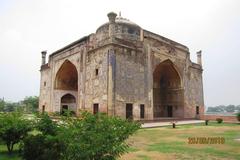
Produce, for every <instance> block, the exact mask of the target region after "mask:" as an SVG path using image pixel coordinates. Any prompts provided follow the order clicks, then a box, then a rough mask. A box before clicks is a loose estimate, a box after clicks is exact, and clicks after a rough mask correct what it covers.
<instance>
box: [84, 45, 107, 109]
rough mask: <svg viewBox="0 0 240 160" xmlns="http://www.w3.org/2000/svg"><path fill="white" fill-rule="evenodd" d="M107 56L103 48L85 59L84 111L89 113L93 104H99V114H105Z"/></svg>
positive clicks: (89, 54)
mask: <svg viewBox="0 0 240 160" xmlns="http://www.w3.org/2000/svg"><path fill="white" fill-rule="evenodd" d="M107 55H108V48H103V49H99V50H97V51H90V52H89V53H88V54H87V57H86V82H85V94H86V96H85V109H86V110H89V111H91V112H92V110H93V104H94V103H98V104H99V111H100V112H107V71H108V70H107V66H108V63H107ZM96 69H97V70H98V71H97V72H98V75H96Z"/></svg>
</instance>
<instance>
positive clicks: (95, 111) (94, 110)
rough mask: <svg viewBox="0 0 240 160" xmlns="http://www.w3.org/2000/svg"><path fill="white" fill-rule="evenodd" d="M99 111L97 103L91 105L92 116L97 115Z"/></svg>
mask: <svg viewBox="0 0 240 160" xmlns="http://www.w3.org/2000/svg"><path fill="white" fill-rule="evenodd" d="M98 110H99V106H98V103H95V104H93V114H97V113H98Z"/></svg>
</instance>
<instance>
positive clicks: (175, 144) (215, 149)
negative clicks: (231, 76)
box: [121, 122, 240, 160]
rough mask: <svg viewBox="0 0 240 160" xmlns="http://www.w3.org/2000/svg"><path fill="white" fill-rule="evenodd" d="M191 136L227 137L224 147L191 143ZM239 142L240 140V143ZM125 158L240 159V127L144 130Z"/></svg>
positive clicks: (131, 141) (132, 138) (190, 127)
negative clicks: (189, 142)
mask: <svg viewBox="0 0 240 160" xmlns="http://www.w3.org/2000/svg"><path fill="white" fill-rule="evenodd" d="M188 137H223V138H224V139H225V143H224V144H188ZM237 139H239V140H237ZM128 141H129V143H130V144H131V146H132V147H131V149H130V150H129V153H128V154H125V155H124V156H123V157H122V158H121V159H122V160H125V159H134V160H159V159H169V160H173V159H180V160H188V159H189V160H190V159H198V160H201V159H202V160H234V159H239V160H240V125H238V124H225V123H223V124H217V123H214V122H211V123H209V126H204V124H192V125H182V126H177V128H176V129H173V128H171V127H160V128H153V129H141V130H139V131H138V132H137V134H135V135H134V136H132V137H131V138H130V139H129V140H128Z"/></svg>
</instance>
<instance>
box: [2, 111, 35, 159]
mask: <svg viewBox="0 0 240 160" xmlns="http://www.w3.org/2000/svg"><path fill="white" fill-rule="evenodd" d="M31 129H32V124H31V122H30V120H27V119H24V118H23V117H22V114H21V113H17V112H11V113H1V114H0V138H1V139H2V141H3V142H4V143H5V144H6V145H7V149H8V152H9V154H11V153H12V151H13V147H14V145H15V144H16V143H18V142H20V141H21V140H23V139H24V137H25V136H26V135H27V133H28V131H30V130H31Z"/></svg>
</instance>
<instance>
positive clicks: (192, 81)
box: [184, 63, 204, 118]
mask: <svg viewBox="0 0 240 160" xmlns="http://www.w3.org/2000/svg"><path fill="white" fill-rule="evenodd" d="M184 85H185V92H184V99H185V110H184V117H186V118H199V116H201V115H202V114H203V112H204V102H203V88H202V87H203V84H202V69H201V67H200V66H199V65H197V64H194V63H193V64H191V63H190V65H189V66H188V68H187V71H186V74H185V84H184ZM196 106H199V107H200V114H201V115H196Z"/></svg>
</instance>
